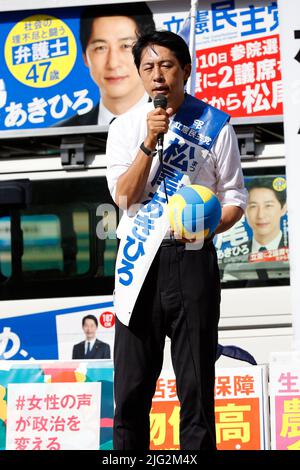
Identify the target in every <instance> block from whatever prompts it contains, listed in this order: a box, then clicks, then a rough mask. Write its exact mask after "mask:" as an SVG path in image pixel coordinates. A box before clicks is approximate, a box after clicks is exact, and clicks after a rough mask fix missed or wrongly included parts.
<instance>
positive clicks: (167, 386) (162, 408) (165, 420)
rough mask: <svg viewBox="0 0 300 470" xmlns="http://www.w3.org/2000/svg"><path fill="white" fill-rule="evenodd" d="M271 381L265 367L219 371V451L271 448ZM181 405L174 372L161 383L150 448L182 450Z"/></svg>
mask: <svg viewBox="0 0 300 470" xmlns="http://www.w3.org/2000/svg"><path fill="white" fill-rule="evenodd" d="M267 400H268V393H267V379H266V369H265V367H263V366H254V367H241V368H228V369H227V368H219V369H216V380H215V417H216V439H217V448H218V449H219V450H264V449H268V448H269V431H268V411H267ZM179 416H180V404H179V401H178V398H177V395H176V380H175V377H174V372H173V370H163V371H162V372H161V375H160V378H159V379H158V381H157V386H156V392H155V395H154V397H153V401H152V409H151V414H150V440H151V446H150V448H151V449H153V450H160V449H167V450H171V449H179V448H180V438H179Z"/></svg>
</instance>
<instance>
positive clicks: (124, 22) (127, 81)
mask: <svg viewBox="0 0 300 470" xmlns="http://www.w3.org/2000/svg"><path fill="white" fill-rule="evenodd" d="M136 29H137V26H136V24H135V22H134V21H133V20H132V19H131V18H127V17H126V16H113V17H103V18H95V20H94V21H93V26H92V31H91V36H90V39H89V42H88V45H87V49H86V52H85V54H84V61H85V64H86V65H87V66H88V67H89V69H90V73H91V76H92V78H93V80H94V82H95V83H96V84H97V85H98V86H99V88H100V91H101V95H102V96H106V97H107V98H112V99H113V98H122V97H123V96H124V97H125V96H126V95H128V94H130V93H132V92H134V90H135V89H136V88H137V87H141V79H140V77H139V74H138V72H137V69H136V66H135V64H134V61H133V55H132V46H133V44H134V42H135V41H136Z"/></svg>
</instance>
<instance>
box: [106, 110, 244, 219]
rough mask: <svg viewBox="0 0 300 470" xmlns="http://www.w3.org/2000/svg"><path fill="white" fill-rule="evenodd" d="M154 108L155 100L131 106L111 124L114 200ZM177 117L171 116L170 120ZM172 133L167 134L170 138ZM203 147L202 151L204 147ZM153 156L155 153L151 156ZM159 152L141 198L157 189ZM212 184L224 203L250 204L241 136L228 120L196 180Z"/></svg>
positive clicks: (109, 142)
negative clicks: (156, 171)
mask: <svg viewBox="0 0 300 470" xmlns="http://www.w3.org/2000/svg"><path fill="white" fill-rule="evenodd" d="M152 109H153V103H146V104H145V105H143V106H140V107H139V108H138V109H135V110H130V111H128V112H127V113H124V114H122V115H121V116H119V117H118V118H117V119H116V120H115V121H114V122H113V123H112V124H111V125H110V128H109V133H108V139H107V146H106V155H107V172H106V177H107V182H108V188H109V191H110V193H111V196H112V198H113V200H114V201H116V199H115V194H116V185H117V180H118V178H119V176H120V175H121V174H122V173H124V172H125V171H126V170H127V169H128V168H129V166H130V165H131V163H132V162H133V160H134V159H135V158H136V155H137V153H138V150H139V146H140V144H141V143H142V142H143V141H144V139H145V137H146V134H147V120H146V116H147V113H148V112H149V111H151V110H152ZM172 119H173V116H171V118H170V120H172ZM168 136H169V133H167V134H166V135H165V142H166V141H168ZM198 148H199V155H202V153H201V152H202V150H201V148H200V147H199V146H198ZM149 158H152V157H149ZM157 159H158V155H156V156H155V157H153V162H152V165H151V169H150V172H149V176H148V180H147V183H146V186H145V189H144V192H143V194H142V197H141V200H140V201H138V202H141V201H143V200H144V199H145V197H146V196H147V194H148V193H149V192H150V191H151V190H152V189H153V188H152V186H151V181H152V179H153V177H154V175H155V169H154V166H155V163H156V161H157ZM193 184H200V185H204V186H207V187H208V188H210V189H211V190H212V191H213V192H214V193H215V194H216V195H217V197H218V199H219V201H220V203H221V205H222V206H228V205H232V206H238V207H241V208H242V209H243V210H244V209H245V208H246V205H247V191H246V189H245V187H244V177H243V172H242V168H241V159H240V152H239V148H238V142H237V138H236V135H235V132H234V129H233V127H232V125H231V124H229V123H227V124H225V125H224V127H223V128H222V129H221V131H220V133H219V135H218V137H217V138H216V140H215V142H214V144H213V146H212V148H211V151H210V155H209V157H208V158H206V160H205V163H204V164H202V165H200V170H199V172H198V174H197V176H196V178H195V179H194V181H193Z"/></svg>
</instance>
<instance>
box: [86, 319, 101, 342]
mask: <svg viewBox="0 0 300 470" xmlns="http://www.w3.org/2000/svg"><path fill="white" fill-rule="evenodd" d="M82 329H83V331H84V334H85V337H86V339H87V340H89V339H94V338H95V336H96V332H97V326H96V323H95V322H94V320H91V319H90V318H87V319H86V320H85V321H84V325H83V327H82Z"/></svg>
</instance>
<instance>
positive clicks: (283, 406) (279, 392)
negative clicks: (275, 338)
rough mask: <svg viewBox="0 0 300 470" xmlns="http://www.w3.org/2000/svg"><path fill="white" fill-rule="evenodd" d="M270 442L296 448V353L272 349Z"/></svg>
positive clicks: (299, 437) (299, 364) (299, 392)
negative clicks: (273, 350)
mask: <svg viewBox="0 0 300 470" xmlns="http://www.w3.org/2000/svg"><path fill="white" fill-rule="evenodd" d="M270 408H271V446H272V449H273V450H300V353H299V351H294V352H286V353H272V354H271V359H270Z"/></svg>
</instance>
